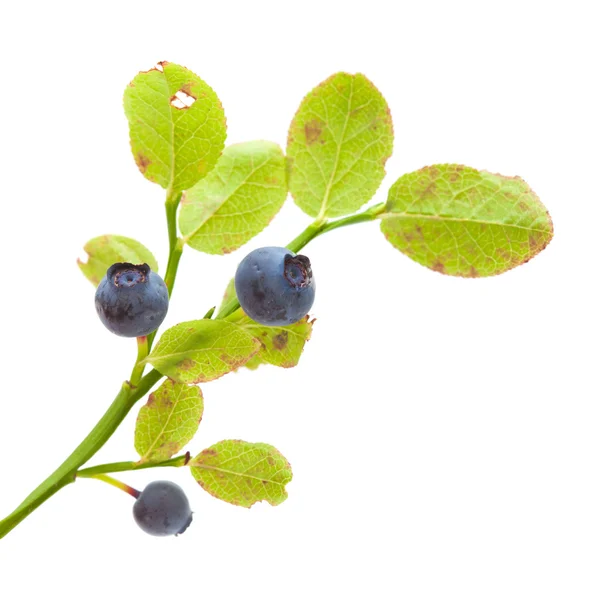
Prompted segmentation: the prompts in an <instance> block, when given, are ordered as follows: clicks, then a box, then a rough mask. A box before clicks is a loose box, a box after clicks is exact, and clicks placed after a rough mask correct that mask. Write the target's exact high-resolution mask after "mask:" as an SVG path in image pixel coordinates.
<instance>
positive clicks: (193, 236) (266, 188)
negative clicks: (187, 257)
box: [179, 141, 287, 254]
mask: <svg viewBox="0 0 600 600" xmlns="http://www.w3.org/2000/svg"><path fill="white" fill-rule="evenodd" d="M286 196H287V182H286V172H285V159H284V156H283V152H282V150H281V148H280V147H279V146H278V145H277V144H274V143H273V142H263V141H259V142H246V143H244V144H234V145H233V146H229V147H227V148H226V149H225V151H224V152H223V155H222V156H221V158H220V159H219V161H218V162H217V166H216V167H215V169H214V170H213V171H212V172H211V173H210V174H209V175H208V176H207V177H206V178H205V179H203V180H202V181H200V182H198V183H197V184H196V185H195V186H194V187H193V188H191V189H189V190H188V191H187V192H186V193H185V195H184V197H183V200H182V208H181V212H180V214H179V228H180V229H181V233H182V234H183V236H184V241H185V242H186V243H187V244H189V245H190V246H191V247H192V248H194V249H195V250H199V251H200V252H207V253H209V254H227V253H228V252H232V251H234V250H237V249H238V248H239V247H240V246H242V245H244V244H245V243H246V242H248V241H249V240H250V239H252V238H253V237H254V236H255V235H257V234H258V233H260V232H261V231H262V230H263V229H264V228H265V227H266V226H267V225H268V224H269V223H270V222H271V219H273V217H274V216H275V215H276V214H277V213H278V212H279V209H280V208H281V207H282V206H283V203H284V202H285V199H286Z"/></svg>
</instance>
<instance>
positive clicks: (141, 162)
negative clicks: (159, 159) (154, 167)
mask: <svg viewBox="0 0 600 600" xmlns="http://www.w3.org/2000/svg"><path fill="white" fill-rule="evenodd" d="M135 164H136V165H137V166H138V169H139V170H140V171H141V172H142V173H145V172H146V169H147V168H148V166H149V165H151V164H152V161H151V160H150V159H149V158H148V157H147V156H145V155H143V154H142V153H141V152H138V153H137V154H136V155H135Z"/></svg>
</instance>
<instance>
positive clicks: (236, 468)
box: [189, 440, 292, 508]
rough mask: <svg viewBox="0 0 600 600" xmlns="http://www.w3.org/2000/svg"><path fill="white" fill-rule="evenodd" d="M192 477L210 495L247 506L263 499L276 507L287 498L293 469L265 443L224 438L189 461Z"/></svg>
mask: <svg viewBox="0 0 600 600" xmlns="http://www.w3.org/2000/svg"><path fill="white" fill-rule="evenodd" d="M189 464H190V467H191V472H192V476H193V477H194V479H196V481H197V482H198V483H199V484H200V485H201V486H202V487H203V488H204V489H205V490H206V491H207V492H208V493H209V494H211V495H213V496H215V498H219V500H224V501H225V502H229V503H230V504H235V505H236V506H244V507H246V508H250V507H251V506H252V505H253V504H255V503H256V502H260V501H261V500H266V501H267V502H268V503H269V504H271V505H273V506H276V505H277V504H281V503H282V502H283V501H284V500H285V499H286V498H287V491H286V489H285V486H286V484H288V483H289V482H290V481H291V480H292V469H291V467H290V465H289V463H288V461H287V460H286V459H285V458H284V457H283V455H282V454H281V453H280V452H279V451H278V450H276V449H275V448H273V446H269V445H268V444H260V443H259V444H253V443H250V442H243V441H241V440H224V441H222V442H218V443H217V444H215V445H214V446H211V447H210V448H207V449H206V450H203V451H202V452H201V453H200V454H199V455H198V456H196V457H195V458H193V459H192V460H191V461H190V463H189Z"/></svg>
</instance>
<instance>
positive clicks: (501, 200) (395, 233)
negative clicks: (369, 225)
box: [379, 165, 553, 277]
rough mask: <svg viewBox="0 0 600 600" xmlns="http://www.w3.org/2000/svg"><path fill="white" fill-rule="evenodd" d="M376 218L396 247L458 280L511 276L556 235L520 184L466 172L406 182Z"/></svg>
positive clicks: (430, 170) (428, 170) (432, 172)
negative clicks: (458, 277) (511, 271)
mask: <svg viewBox="0 0 600 600" xmlns="http://www.w3.org/2000/svg"><path fill="white" fill-rule="evenodd" d="M379 218H381V219H382V222H381V231H382V232H383V233H384V234H385V236H386V238H387V239H388V240H389V242H390V243H391V244H392V245H393V246H394V247H395V248H397V249H398V250H400V251H401V252H403V253H404V254H406V255H407V256H409V257H410V258H412V259H413V260H415V261H416V262H418V263H420V264H422V265H424V266H426V267H429V268H430V269H433V270H434V271H438V272H439V273H445V274H447V275H458V276H461V277H485V276H489V275H498V274H499V273H503V272H505V271H508V270H509V269H511V268H513V267H516V266H517V265H521V264H523V263H525V262H527V261H528V260H530V259H531V258H533V257H534V256H535V255H536V254H538V253H539V252H540V251H541V250H543V249H544V248H545V247H546V245H547V244H548V243H549V242H550V240H551V239H552V235H553V228H552V220H551V219H550V215H549V214H548V211H547V210H546V208H545V207H544V205H543V204H542V203H541V202H540V200H539V199H538V197H537V196H536V194H535V193H534V192H533V190H532V189H531V188H530V187H529V186H528V185H527V184H526V183H525V182H524V181H523V180H522V179H520V178H519V177H504V176H502V175H496V174H493V173H488V172H487V171H477V170H476V169H472V168H470V167H465V166H463V165H434V166H431V167H425V168H423V169H421V170H419V171H415V172H413V173H408V174H407V175H403V176H402V177H400V179H398V180H397V181H396V183H395V184H394V185H393V186H392V187H391V189H390V191H389V195H388V200H387V203H386V206H385V211H384V212H383V213H382V214H380V215H379Z"/></svg>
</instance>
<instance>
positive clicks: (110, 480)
mask: <svg viewBox="0 0 600 600" xmlns="http://www.w3.org/2000/svg"><path fill="white" fill-rule="evenodd" d="M90 479H97V480H98V481H104V482H105V483H108V484H110V485H113V486H115V487H116V488H119V489H120V490H123V491H124V492H127V493H128V494H129V495H130V496H133V497H134V498H139V497H140V495H141V492H140V491H139V490H136V489H135V488H133V487H131V486H130V485H127V484H126V483H123V482H122V481H119V480H118V479H114V478H113V477H109V476H108V475H101V474H99V475H90Z"/></svg>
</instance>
